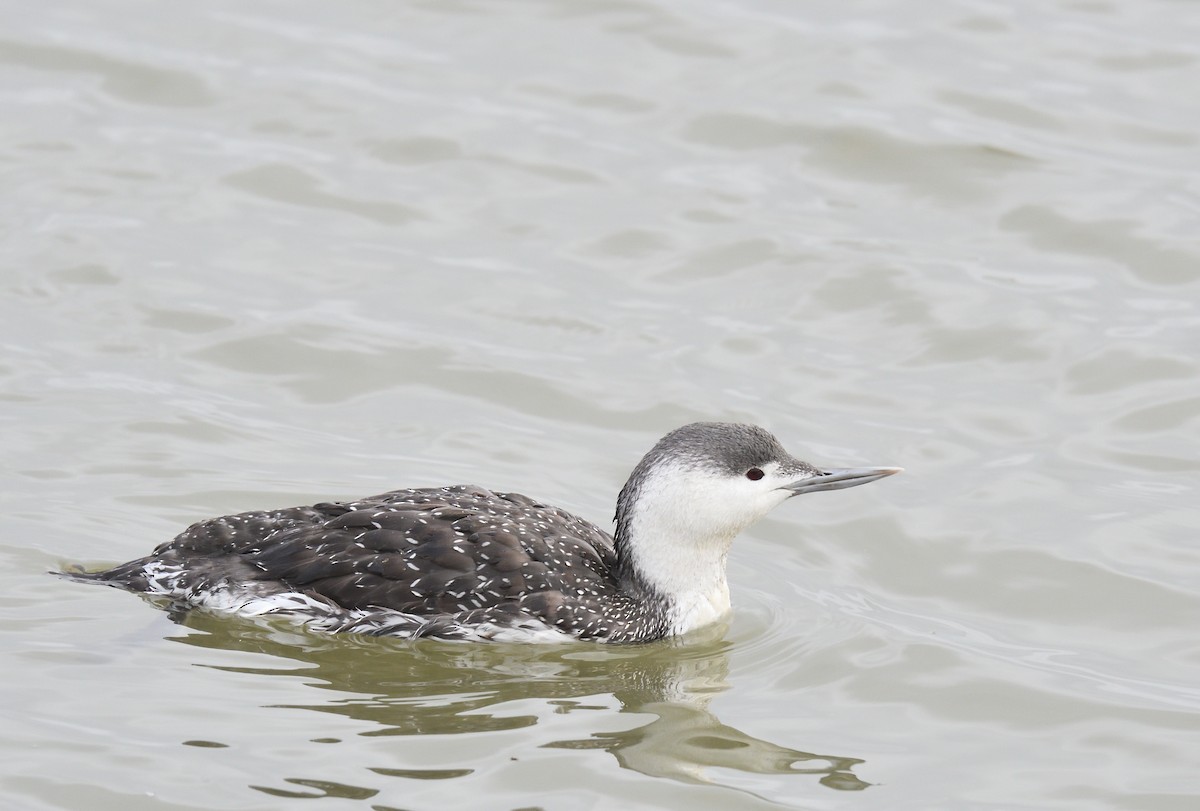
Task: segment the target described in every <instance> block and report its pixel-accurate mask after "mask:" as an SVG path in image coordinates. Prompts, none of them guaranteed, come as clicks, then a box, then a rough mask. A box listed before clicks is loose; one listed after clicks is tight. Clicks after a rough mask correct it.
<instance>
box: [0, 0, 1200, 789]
mask: <svg viewBox="0 0 1200 811" xmlns="http://www.w3.org/2000/svg"><path fill="white" fill-rule="evenodd" d="M6 10H7V11H8V13H7V14H5V20H6V23H5V26H4V30H3V32H2V33H0V114H2V118H0V121H2V122H3V123H2V124H0V173H2V174H0V177H3V189H4V192H3V194H2V195H0V222H3V231H2V234H3V236H2V237H0V257H2V260H3V261H2V266H3V276H2V278H0V285H2V290H3V296H2V297H0V341H2V345H3V355H2V359H0V397H2V398H3V403H4V405H3V411H0V415H2V416H3V420H4V424H5V427H4V440H3V444H2V447H3V449H4V464H3V473H0V476H3V482H4V486H3V490H2V493H3V509H4V514H5V518H6V520H5V530H4V532H3V538H2V549H3V553H4V564H5V565H4V571H5V573H6V574H5V578H4V585H5V588H4V591H3V614H2V616H3V624H2V625H0V628H3V635H2V636H0V646H2V649H3V651H4V660H5V662H6V666H5V668H4V671H3V676H2V677H0V688H2V689H3V693H4V701H3V704H2V705H0V707H2V711H3V719H4V721H3V725H4V729H5V731H6V734H5V735H4V736H3V739H2V742H0V746H2V747H3V748H2V751H3V757H2V758H0V762H2V763H3V766H2V767H0V774H2V775H3V777H2V779H3V783H2V785H3V788H2V789H0V790H2V792H3V795H2V796H3V804H4V805H5V806H11V807H14V808H22V809H31V810H33V809H57V808H89V809H110V808H111V809H142V808H146V809H150V808H154V809H160V808H178V809H208V808H214V809H215V808H220V809H270V808H280V807H291V806H293V805H296V804H300V799H302V798H325V799H324V800H323V801H322V802H321V803H318V805H320V806H321V807H346V808H363V809H398V808H404V809H442V808H514V809H515V808H531V807H539V808H547V809H574V808H618V807H619V808H647V809H667V808H672V809H674V808H680V807H688V808H696V809H734V808H737V809H741V808H746V809H751V808H754V809H759V808H835V807H836V808H850V807H855V808H857V807H864V808H886V809H932V808H945V809H992V808H995V809H1000V808H1005V809H1009V808H1022V809H1097V808H1113V809H1137V811H1181V810H1182V809H1192V808H1195V807H1197V803H1200V769H1198V768H1197V763H1198V761H1200V734H1198V733H1200V641H1198V640H1197V628H1198V627H1200V596H1198V589H1197V583H1198V582H1200V544H1198V542H1197V538H1198V532H1197V530H1198V529H1200V510H1198V508H1197V506H1196V505H1197V501H1198V500H1197V485H1198V484H1200V476H1198V473H1200V386H1198V384H1200V353H1198V351H1197V347H1200V312H1198V310H1200V247H1198V244H1200V243H1197V241H1196V233H1197V220H1198V215H1200V173H1198V170H1197V167H1198V166H1200V135H1198V134H1197V131H1198V129H1200V104H1198V102H1197V100H1196V94H1195V93H1194V92H1193V91H1192V90H1191V88H1194V87H1196V86H1197V85H1198V84H1200V7H1197V6H1196V5H1195V4H1194V3H1188V2H1165V1H1164V2H1158V1H1156V0H1108V1H1107V2H1106V1H1105V0H1090V1H1088V2H1083V1H1079V2H1066V1H1065V0H1064V1H1063V2H1057V3H1033V2H1016V3H993V2H986V1H985V0H978V1H977V2H967V1H965V0H959V1H958V2H951V3H938V4H932V3H929V4H917V3H900V2H883V1H882V0H881V1H880V2H869V3H858V4H842V3H831V2H826V3H803V4H796V3H782V2H753V3H737V4H735V3H716V2H703V1H701V2H696V3H689V4H687V5H683V4H669V3H664V2H659V3H652V2H640V1H638V0H634V1H633V2H621V1H619V0H595V1H594V2H593V1H592V0H585V2H566V0H563V1H562V2H549V1H547V2H532V1H529V2H511V3H483V2H458V1H457V0H446V1H445V2H441V1H439V2H425V3H405V4H391V5H387V4H372V3H363V2H349V3H339V4H326V3H315V2H290V3H280V2H262V3H255V4H244V3H233V2H228V1H221V0H218V2H213V3H206V4H201V5H190V6H189V5H180V4H176V3H137V2H125V1H124V0H113V1H112V2H90V3H84V2H78V0H74V1H73V2H61V3H56V4H44V5H42V6H32V5H29V4H15V3H12V4H8V7H7V8H6ZM695 419H736V420H746V421H753V422H757V423H761V424H763V425H766V426H768V427H769V428H771V429H772V430H773V431H774V432H775V433H776V434H778V435H779V436H780V437H781V438H782V439H783V440H784V442H785V444H787V445H788V446H789V448H790V449H791V450H792V451H793V452H795V453H796V454H797V455H800V456H802V457H805V458H809V459H811V460H812V461H816V462H821V463H827V464H835V465H850V464H880V465H886V464H899V465H904V466H905V467H906V468H907V471H908V472H907V473H906V474H905V475H904V476H902V477H897V478H895V479H889V480H888V481H886V482H883V483H879V484H874V485H871V486H870V487H867V488H863V489H861V490H858V489H856V490H852V491H846V492H843V493H833V494H827V495H818V496H812V497H806V498H804V499H801V500H800V501H803V502H804V503H803V504H800V503H797V502H791V503H789V504H787V505H785V506H784V507H782V508H781V509H779V510H778V511H777V512H776V513H775V514H774V515H773V516H772V517H771V518H770V519H769V520H767V521H765V522H764V523H762V524H761V525H759V526H758V527H756V528H755V529H754V530H753V531H751V532H750V533H748V534H747V535H746V536H744V537H743V538H741V539H740V540H739V543H738V544H737V545H736V546H735V550H734V555H733V558H732V560H731V566H730V574H731V581H732V589H733V592H734V598H735V614H734V616H733V618H732V620H731V624H730V626H729V627H728V628H716V629H712V631H711V632H709V633H705V634H701V635H700V637H699V638H695V639H687V640H683V641H680V642H674V643H663V644H659V645H651V646H646V647H643V648H620V649H602V648H598V647H588V646H565V647H537V648H529V647H521V646H500V645H497V646H491V647H488V646H477V645H465V646H463V645H446V644H439V643H419V644H408V643H403V642H395V641H378V640H362V639H352V638H330V637H322V636H317V635H311V634H305V633H301V632H299V631H297V630H295V629H294V628H291V627H288V626H286V625H270V624H267V625H260V624H252V623H239V622H234V621H229V620H225V619H215V618H213V617H205V616H197V615H191V616H176V615H172V614H171V613H169V612H167V611H163V610H158V609H157V608H155V607H152V606H150V605H147V604H145V603H144V602H143V601H142V600H139V599H137V598H135V597H132V596H130V595H126V594H121V593H117V592H115V591H111V590H107V589H99V588H86V587H83V586H80V585H77V584H72V583H67V582H60V581H58V580H55V579H53V578H50V577H47V576H46V575H45V574H44V572H45V571H46V570H48V569H53V568H56V567H58V566H59V565H60V564H61V563H62V562H64V561H87V562H97V563H99V562H109V563H111V562H115V561H119V560H125V559H128V558H131V557H135V556H138V555H140V554H143V553H145V552H146V551H147V550H148V549H149V548H151V547H152V546H153V545H154V544H156V543H158V542H160V541H163V540H165V539H167V538H169V537H171V536H172V535H173V534H174V533H175V532H177V531H178V530H179V529H181V528H182V527H183V526H184V525H186V524H187V523H188V522H190V521H192V520H195V519H198V518H201V517H206V516H209V515H215V514H222V513H228V512H234V511H237V510H243V509H251V508H258V507H268V506H285V505H292V504H298V503H305V502H308V501H311V500H313V499H325V498H337V497H352V496H359V495H364V494H367V493H372V492H378V491H380V490H384V489H388V488H391V487H399V486H414V485H428V484H444V483H452V482H460V481H470V482H477V483H480V484H484V485H489V486H494V487H498V488H502V489H511V490H517V491H521V492H527V493H531V494H535V495H537V496H538V497H541V498H544V499H546V500H548V501H550V502H552V503H556V504H560V505H562V506H564V507H567V508H568V509H571V510H573V511H576V512H578V513H580V514H582V515H585V516H587V517H589V518H591V519H593V520H595V521H597V522H603V521H605V520H606V519H607V518H608V516H609V515H611V510H612V503H613V499H614V497H615V494H616V492H617V489H618V488H619V487H620V485H621V483H622V481H623V478H624V476H625V474H626V473H627V472H628V470H629V469H630V467H631V466H632V464H633V463H634V462H635V461H636V460H637V458H638V457H639V456H640V455H641V453H643V452H644V451H645V450H646V449H647V448H648V447H649V445H650V444H651V443H652V442H653V441H654V440H655V439H656V438H657V437H658V436H659V435H660V434H662V433H664V432H665V431H666V430H668V429H670V428H672V427H675V426H676V425H679V424H682V423H684V422H687V421H690V420H695Z"/></svg>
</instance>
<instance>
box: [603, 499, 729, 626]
mask: <svg viewBox="0 0 1200 811" xmlns="http://www.w3.org/2000/svg"><path fill="white" fill-rule="evenodd" d="M624 518H625V520H624V521H618V526H617V549H618V555H619V561H620V565H619V575H618V576H619V577H620V579H621V584H622V586H623V587H624V588H625V589H626V590H628V591H630V592H633V593H634V594H636V595H637V596H638V597H639V598H641V599H643V600H652V601H655V602H658V603H660V604H661V605H663V607H664V614H665V617H664V619H665V621H666V624H667V627H668V633H670V634H683V633H687V632H688V631H691V630H693V629H695V628H700V627H703V626H705V625H708V624H710V623H712V622H715V621H716V620H718V619H720V618H721V617H723V616H725V614H727V613H728V612H729V608H730V602H729V584H728V583H727V581H726V579H725V561H726V557H727V556H728V554H729V547H730V544H732V542H733V538H734V535H736V534H737V533H736V531H719V532H716V533H714V532H713V530H712V528H711V527H704V528H703V529H702V528H700V527H697V526H695V523H696V522H695V521H694V520H693V517H692V516H690V515H687V514H684V513H682V512H680V511H678V510H671V509H663V508H661V506H660V507H659V508H657V509H634V510H633V511H632V512H631V513H630V514H629V515H627V516H624Z"/></svg>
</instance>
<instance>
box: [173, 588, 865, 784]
mask: <svg viewBox="0 0 1200 811" xmlns="http://www.w3.org/2000/svg"><path fill="white" fill-rule="evenodd" d="M171 616H172V619H173V620H175V621H176V622H177V623H180V624H182V625H184V626H185V627H186V628H187V629H188V632H187V633H186V634H184V635H180V636H175V637H173V639H175V641H178V642H182V643H184V644H188V645H195V646H197V647H203V648H213V649H221V650H235V651H242V652H251V653H259V654H265V655H267V656H271V657H274V658H277V659H279V660H281V665H280V666H279V667H273V666H271V665H270V664H269V663H268V664H267V665H266V666H264V667H233V666H226V665H216V664H213V665H207V666H209V667H214V668H215V669H218V670H227V671H234V672H240V673H254V674H260V675H263V676H271V675H285V676H287V677H289V678H295V677H296V676H297V675H303V677H304V679H305V681H306V682H307V683H308V684H309V685H310V686H312V687H315V688H318V689H322V690H330V691H334V692H336V693H337V694H338V695H337V697H336V698H334V699H331V700H329V701H324V702H321V701H318V702H314V703H312V704H287V705H273V706H283V707H289V708H299V709H307V710H313V711H316V712H322V713H332V714H337V715H341V716H344V717H346V718H351V719H354V720H355V721H361V722H363V723H364V724H366V725H369V727H370V728H369V729H366V730H364V731H363V732H362V733H361V734H362V735H363V736H367V737H371V736H396V735H400V736H411V735H426V734H428V735H447V734H463V733H475V734H482V733H487V732H496V731H503V730H513V729H519V728H524V727H533V726H535V725H537V724H538V721H539V719H538V716H537V715H535V714H527V713H523V714H513V708H512V707H511V706H509V707H506V705H508V704H509V703H510V702H514V701H529V700H535V701H543V702H545V703H546V704H547V705H550V706H553V707H554V708H555V711H556V712H560V713H578V712H580V711H596V710H610V711H611V710H612V709H613V706H614V705H615V706H616V711H617V712H620V713H631V714H648V715H652V716H654V720H652V721H650V722H649V723H647V724H644V725H642V726H638V727H636V728H633V729H627V730H622V731H618V732H610V731H605V732H594V733H592V734H590V735H589V736H587V737H585V738H582V739H576V740H551V741H544V742H542V743H540V744H539V745H540V746H541V747H544V748H554V749H572V750H594V749H600V750H605V751H608V752H610V753H611V754H612V755H613V756H614V757H615V758H616V759H617V761H618V762H619V763H620V765H621V766H622V767H624V768H627V769H632V770H634V771H637V772H640V773H642V774H645V775H650V776H654V777H666V778H671V779H674V780H680V781H685V782H691V783H720V782H722V781H721V780H720V779H719V777H714V776H713V775H712V774H711V772H712V771H713V770H714V769H727V770H737V771H740V772H745V773H751V774H775V775H807V776H810V777H812V778H815V779H816V780H817V781H819V783H820V784H822V785H824V786H826V787H828V788H832V789H837V790H842V791H859V790H862V789H864V788H867V787H868V786H869V785H870V784H869V783H866V782H864V781H863V780H861V779H859V778H858V777H857V776H856V775H855V774H854V768H855V767H856V766H858V765H859V764H860V763H862V762H863V761H861V760H859V759H857V758H852V757H842V756H830V755H822V754H816V753H813V752H805V751H801V750H796V749H790V748H788V747H785V746H780V745H778V744H774V743H771V742H769V741H765V740H762V739H760V738H755V737H753V736H751V735H748V734H746V733H744V732H741V731H739V730H737V729H735V728H733V727H731V726H728V725H726V724H723V723H722V722H721V721H720V720H719V719H718V718H717V717H716V716H715V715H714V714H713V713H712V712H711V711H710V710H709V709H708V705H709V704H710V702H711V700H712V699H713V698H714V697H715V696H716V695H718V694H720V693H722V692H724V691H726V690H727V689H729V683H728V681H727V675H728V670H729V651H730V649H731V648H732V646H733V643H731V642H729V641H727V640H725V639H724V635H725V632H726V627H725V626H724V625H723V624H721V623H718V624H716V625H714V626H710V627H709V628H707V629H703V630H701V631H698V632H694V633H692V634H689V635H688V636H686V637H684V638H682V639H675V640H664V641H661V642H656V643H651V644H648V645H638V646H594V645H584V644H578V643H568V644H563V645H522V644H494V643H493V644H488V645H478V644H462V643H453V642H450V643H447V642H438V641H433V640H420V641H416V642H412V641H405V640H389V639H377V638H365V637H357V636H352V635H351V636H347V635H337V636H331V635H322V634H314V633H309V632H305V631H301V630H297V629H296V628H295V626H293V625H287V624H286V623H283V624H270V623H259V622H253V621H249V620H237V619H231V618H229V617H215V616H212V615H208V614H205V613H204V612H191V611H186V610H176V611H173V612H172V613H171ZM297 662H300V663H302V664H304V665H305V668H304V669H303V670H301V671H297V669H296V666H295V665H296V663H297ZM606 696H611V697H612V701H609V702H607V703H605V702H604V701H602V700H601V697H606ZM605 715H606V717H607V716H608V713H606V714H605ZM447 765H448V766H452V768H445V769H434V770H430V769H409V768H405V764H394V766H395V768H372V769H370V771H371V772H372V773H373V774H375V775H389V776H399V777H420V778H425V779H431V778H432V779H446V778H454V777H461V776H465V775H468V774H471V773H472V772H474V771H475V768H471V767H473V766H478V765H479V764H471V763H455V764H447ZM463 767H466V768H463ZM286 779H287V781H288V782H290V783H292V784H300V785H303V786H307V787H310V788H312V787H315V788H316V789H317V791H318V792H319V793H317V794H313V793H310V792H303V791H290V790H285V789H270V788H263V787H256V788H258V789H259V790H261V791H266V792H267V793H270V794H273V795H278V796H289V797H292V796H294V797H314V796H330V795H332V794H336V795H338V796H343V797H346V796H352V795H353V794H355V792H356V791H361V790H360V789H357V788H356V787H351V786H340V785H328V784H322V783H320V781H310V780H304V779H297V778H286ZM366 791H368V792H369V793H368V795H363V796H364V797H365V796H370V795H374V794H375V792H374V791H371V790H366Z"/></svg>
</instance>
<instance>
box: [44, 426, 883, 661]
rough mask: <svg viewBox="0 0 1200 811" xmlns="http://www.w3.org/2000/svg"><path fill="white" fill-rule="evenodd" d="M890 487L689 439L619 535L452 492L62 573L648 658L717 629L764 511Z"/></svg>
mask: <svg viewBox="0 0 1200 811" xmlns="http://www.w3.org/2000/svg"><path fill="white" fill-rule="evenodd" d="M901 470H902V468H898V467H864V468H848V469H820V468H817V467H814V466H813V465H811V464H809V463H807V462H802V461H800V460H799V459H796V458H795V457H793V456H791V455H790V454H789V453H788V452H787V451H785V450H784V449H783V446H782V445H780V444H779V441H778V440H777V439H775V437H774V436H772V435H771V434H770V433H768V432H767V431H765V430H764V429H762V428H759V427H757V426H752V425H740V424H735V423H720V422H698V423H693V424H691V425H685V426H684V427H682V428H678V429H676V430H674V431H672V432H671V433H669V434H667V435H666V436H664V437H663V438H662V439H661V440H659V441H658V443H657V444H656V445H655V446H654V447H653V448H651V449H650V451H649V452H648V453H647V454H646V455H645V456H644V457H643V458H642V460H641V461H640V462H639V463H638V464H637V466H636V467H635V468H634V469H633V473H632V474H630V476H629V480H628V481H627V482H626V483H625V486H624V487H623V488H622V489H621V492H620V495H619V496H618V498H617V510H616V516H615V518H614V521H615V523H616V531H615V533H614V534H613V535H609V534H608V533H607V532H605V531H603V530H601V529H600V528H599V527H597V526H595V525H593V524H591V523H589V522H587V521H584V520H583V519H581V518H577V517H576V516H574V515H572V514H570V513H568V512H566V511H565V510H561V509H558V508H556V507H551V506H548V505H546V504H543V503H541V502H540V501H536V500H534V499H531V498H529V497H527V496H523V495H519V494H517V493H497V492H492V491H490V490H485V489H483V488H481V487H475V486H470V485H458V486H452V487H440V488H416V489H408V490H393V491H391V492H388V493H383V494H381V495H377V496H370V497H368V498H363V499H359V500H357V501H347V502H331V503H320V504H314V505H312V506H308V507H293V508H290V509H282V510H269V511H258V512H245V513H239V514H237V515H227V516H223V517H220V518H211V519H208V520H205V521H200V522H198V523H196V524H193V525H192V526H190V527H188V528H187V529H186V530H184V531H183V532H182V533H180V534H179V535H178V536H177V537H176V538H175V539H174V540H172V541H168V542H167V543H164V544H162V545H160V546H159V547H158V548H156V549H155V550H154V551H153V552H152V553H151V554H150V555H149V556H147V557H144V558H138V559H137V560H132V561H129V562H128V563H123V564H121V565H119V566H116V567H114V568H112V569H108V570H105V571H99V572H91V573H87V572H82V571H67V572H62V573H61V574H63V575H65V576H67V577H70V578H73V579H77V580H86V581H91V582H98V583H103V584H107V585H110V586H114V587H117V588H122V589H126V590H128V591H133V592H141V593H144V594H147V595H150V596H159V597H164V598H168V599H169V600H171V601H172V602H173V603H174V604H175V605H176V606H181V607H199V608H203V609H207V610H210V611H215V612H224V613H233V614H241V615H245V616H286V617H289V618H291V619H293V620H294V621H297V622H300V623H303V624H305V625H308V626H309V627H311V628H313V629H315V630H319V631H338V632H351V633H361V634H371V635H378V636H395V637H404V638H417V637H431V638H438V639H451V640H468V641H484V640H495V641H510V642H514V641H516V642H526V641H529V642H538V641H565V640H568V639H580V640H591V641H597V642H613V643H639V642H649V641H653V640H656V639H662V638H664V637H668V636H675V635H679V634H685V633H687V632H688V631H691V630H693V629H696V628H700V627H702V626H704V625H708V624H710V623H712V622H715V621H717V620H718V619H720V618H721V617H723V616H724V615H725V614H726V613H728V611H729V610H730V601H729V586H728V584H727V582H726V578H725V560H726V556H727V554H728V552H729V548H730V545H731V543H732V542H733V539H734V537H735V536H736V535H737V534H738V533H739V532H741V531H742V530H743V529H745V528H747V527H748V526H750V525H751V524H753V523H754V522H755V521H757V520H758V519H760V518H762V517H763V516H765V515H766V514H767V513H768V512H770V511H771V509H773V508H774V507H776V506H778V505H779V504H781V503H783V502H784V501H786V500H787V499H789V498H791V497H793V496H797V495H801V494H804V493H814V492H818V491H821V490H839V489H841V488H844V487H854V486H856V485H860V484H866V483H867V482H872V481H875V480H876V479H881V478H883V477H884V476H890V475H892V474H893V473H898V472H900V471H901Z"/></svg>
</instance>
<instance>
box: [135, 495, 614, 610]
mask: <svg viewBox="0 0 1200 811" xmlns="http://www.w3.org/2000/svg"><path fill="white" fill-rule="evenodd" d="M189 552H190V553H192V554H199V555H202V556H206V557H207V556H214V555H215V556H216V557H218V558H222V557H224V558H231V560H229V561H228V562H229V563H230V564H232V565H236V571H231V572H230V575H231V576H238V575H239V574H240V575H241V576H243V577H248V578H249V579H253V580H256V581H259V582H264V581H265V582H277V583H281V584H283V585H285V586H287V587H288V588H290V589H295V590H299V591H305V592H311V593H313V594H317V595H320V596H322V597H325V598H326V599H328V600H331V601H333V602H335V603H337V604H338V605H340V606H342V607H344V608H349V609H359V608H372V607H382V608H389V609H393V610H397V611H404V612H407V613H414V614H437V613H456V612H459V611H465V610H470V609H476V608H485V607H488V606H492V605H498V604H501V603H505V602H509V601H513V600H517V599H519V598H521V597H528V596H529V595H532V594H534V593H538V592H561V593H563V594H572V595H578V596H592V595H596V594H598V593H601V592H616V591H617V588H616V583H615V580H614V579H613V576H612V574H611V572H612V568H613V566H614V565H615V559H614V557H613V552H612V539H611V537H610V536H609V535H608V534H607V533H605V532H603V531H601V530H600V529H598V528H596V527H595V526H593V525H591V524H589V523H587V522H586V521H583V520H581V519H579V518H577V517H575V516H573V515H571V514H570V513H567V512H565V511H562V510H559V509H556V508H553V507H548V506H546V505H543V504H540V503H538V502H536V501H534V500H532V499H530V498H527V497H526V496H522V495H518V494H514V493H493V492H490V491H487V490H483V489H481V488H475V487H448V488H438V489H420V490H397V491H394V492H391V493H384V494H382V495H380V496H373V497H370V498H366V499H362V500H359V501H355V502H350V503H347V504H321V505H316V506H314V507H307V508H296V509H293V510H282V511H278V512H275V513H249V514H243V515H238V516H228V517H225V518H221V519H214V520H212V521H208V522H202V523H201V524H197V525H194V526H193V527H191V528H189V529H188V530H187V531H186V532H184V533H183V534H181V535H180V536H179V538H177V539H176V540H175V541H172V542H171V543H170V544H167V545H165V546H164V547H162V548H160V549H159V550H157V552H156V554H159V555H160V556H161V555H163V554H172V555H179V556H186V555H187V554H188V553H189ZM235 561H236V563H235ZM214 562H215V561H214ZM246 567H249V568H246Z"/></svg>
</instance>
